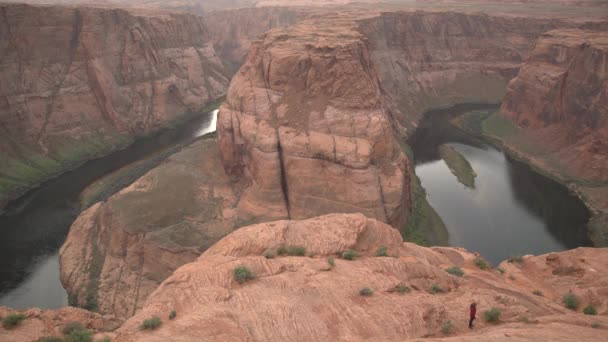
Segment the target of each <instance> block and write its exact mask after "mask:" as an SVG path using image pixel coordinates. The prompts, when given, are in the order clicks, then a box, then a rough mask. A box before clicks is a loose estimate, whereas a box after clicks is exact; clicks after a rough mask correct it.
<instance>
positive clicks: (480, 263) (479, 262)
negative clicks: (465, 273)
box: [473, 258, 488, 270]
mask: <svg viewBox="0 0 608 342" xmlns="http://www.w3.org/2000/svg"><path fill="white" fill-rule="evenodd" d="M473 262H474V263H475V265H477V267H479V268H480V269H482V270H485V269H487V268H488V264H487V263H486V261H485V260H483V259H482V258H475V259H474V260H473Z"/></svg>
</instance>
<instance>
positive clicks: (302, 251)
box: [277, 246, 306, 256]
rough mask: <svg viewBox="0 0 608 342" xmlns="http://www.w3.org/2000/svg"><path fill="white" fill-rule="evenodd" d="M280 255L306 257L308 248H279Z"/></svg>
mask: <svg viewBox="0 0 608 342" xmlns="http://www.w3.org/2000/svg"><path fill="white" fill-rule="evenodd" d="M277 254H278V255H291V256H305V255H306V247H303V246H279V248H277Z"/></svg>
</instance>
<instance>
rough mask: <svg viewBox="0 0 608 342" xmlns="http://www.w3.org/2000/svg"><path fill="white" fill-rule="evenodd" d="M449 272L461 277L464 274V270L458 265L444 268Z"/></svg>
mask: <svg viewBox="0 0 608 342" xmlns="http://www.w3.org/2000/svg"><path fill="white" fill-rule="evenodd" d="M445 271H446V272H448V273H449V274H453V275H455V276H457V277H462V276H463V275H464V271H463V270H462V269H461V268H460V267H458V266H452V267H450V268H446V270H445Z"/></svg>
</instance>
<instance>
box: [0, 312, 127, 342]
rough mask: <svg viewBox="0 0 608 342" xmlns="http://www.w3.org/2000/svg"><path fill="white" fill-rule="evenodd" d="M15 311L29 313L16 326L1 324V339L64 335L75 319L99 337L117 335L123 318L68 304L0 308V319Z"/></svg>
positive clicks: (26, 341)
mask: <svg viewBox="0 0 608 342" xmlns="http://www.w3.org/2000/svg"><path fill="white" fill-rule="evenodd" d="M11 314H21V315H23V316H25V318H24V319H23V321H22V322H21V323H20V324H19V325H18V326H16V327H14V328H11V329H7V328H6V327H3V326H2V325H0V340H1V341H4V342H31V341H37V340H38V339H39V338H41V337H49V336H63V328H64V327H65V326H66V325H67V324H69V323H73V322H78V323H80V324H82V326H83V327H84V328H85V329H88V330H91V331H92V332H94V333H95V334H96V337H98V338H103V337H113V336H114V333H112V332H113V331H114V330H116V329H117V328H118V327H119V326H120V323H121V321H120V320H118V319H116V317H113V316H101V315H99V314H97V313H94V312H90V311H86V310H82V309H77V308H73V307H65V308H61V309H57V310H40V309H29V310H23V311H17V310H13V309H10V308H6V307H0V319H3V318H5V317H7V316H8V315H11Z"/></svg>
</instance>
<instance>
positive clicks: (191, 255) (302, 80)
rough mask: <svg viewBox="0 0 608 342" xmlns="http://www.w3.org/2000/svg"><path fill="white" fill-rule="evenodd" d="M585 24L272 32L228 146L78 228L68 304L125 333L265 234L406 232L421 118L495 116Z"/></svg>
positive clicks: (239, 77) (332, 25)
mask: <svg viewBox="0 0 608 342" xmlns="http://www.w3.org/2000/svg"><path fill="white" fill-rule="evenodd" d="M294 16H295V15H294ZM581 25H587V24H581V23H578V22H574V21H563V20H554V19H542V18H521V17H507V16H489V15H485V14H463V13H453V12H450V13H428V12H397V13H383V14H375V13H361V12H353V13H339V14H338V13H331V12H329V13H324V14H318V15H316V16H314V17H312V18H307V19H306V18H305V19H301V20H300V21H299V22H298V23H296V24H294V25H292V26H289V27H287V28H281V29H274V30H271V31H269V32H268V33H266V34H264V35H263V36H262V37H261V38H260V39H259V40H256V41H254V42H253V43H252V44H251V47H250V50H249V53H248V55H247V59H246V61H245V62H244V64H243V66H242V67H241V68H240V70H239V72H238V73H237V74H236V75H235V76H234V78H233V79H232V82H231V86H230V88H229V90H228V92H227V97H226V101H225V102H224V104H223V105H222V107H221V111H220V116H219V120H218V138H217V142H216V141H213V140H201V141H198V142H196V143H194V144H193V145H191V146H190V147H188V148H187V149H185V150H184V151H182V152H180V153H178V154H176V155H175V156H173V157H172V158H170V159H169V160H168V161H167V162H166V163H164V164H163V165H161V166H160V167H159V168H157V169H154V170H152V171H150V172H149V173H148V174H146V175H145V176H144V177H142V178H141V179H140V180H138V181H136V182H135V183H133V184H132V185H131V186H129V187H128V188H126V189H124V190H122V191H121V192H120V193H118V194H116V195H115V196H113V197H112V198H110V199H109V200H107V201H104V202H102V203H99V204H97V205H95V206H93V207H91V208H90V209H89V210H87V211H85V212H84V213H82V215H81V216H80V217H79V218H78V220H77V221H76V222H75V223H74V225H73V226H72V228H71V230H70V233H69V236H68V238H67V241H66V243H65V244H64V246H63V248H62V250H61V264H62V267H61V274H62V282H63V284H64V286H65V287H66V289H67V290H68V293H69V294H70V298H71V303H72V304H77V305H80V306H85V307H90V308H97V309H98V310H100V312H102V313H105V314H113V315H116V316H118V317H120V318H122V319H126V318H128V317H130V316H132V315H133V314H135V313H136V312H137V311H138V310H139V309H140V308H141V307H142V305H143V303H144V301H145V299H146V298H148V296H149V295H150V294H151V293H152V292H153V291H154V289H155V288H156V287H157V286H158V285H159V284H160V283H161V282H162V281H163V280H164V279H166V278H167V277H168V276H170V275H171V273H172V272H173V271H174V270H175V269H177V268H178V267H179V266H181V265H183V264H185V263H187V262H191V261H193V260H195V258H196V257H197V256H198V255H199V254H200V253H202V252H204V251H205V250H206V249H207V248H209V247H210V246H211V245H212V244H213V243H215V242H216V241H218V240H219V239H221V238H222V237H223V236H225V235H226V234H228V233H229V232H231V231H232V230H234V229H236V228H239V227H242V226H246V225H250V224H253V223H256V222H263V221H271V220H277V219H306V218H310V217H315V216H318V215H323V214H329V213H333V212H343V213H356V212H360V213H363V214H364V215H366V216H367V217H370V218H374V219H377V220H379V221H381V222H385V223H388V224H390V225H392V226H393V227H395V228H397V229H403V227H404V224H405V222H406V221H407V219H408V216H409V212H410V210H411V208H410V206H411V203H412V198H411V191H410V184H411V170H410V163H411V162H410V161H409V159H408V157H407V156H406V154H405V149H406V148H405V147H404V146H402V145H401V143H400V142H399V141H400V140H401V139H402V138H403V137H405V136H407V135H408V134H409V133H410V132H411V130H412V129H413V128H415V126H416V122H417V120H418V119H419V117H420V114H421V113H422V112H423V111H425V110H427V109H430V108H433V107H436V106H442V105H450V104H455V103H462V102H499V101H500V99H501V98H502V96H503V95H504V92H505V89H506V85H507V83H508V82H509V80H511V79H512V78H513V77H514V76H515V75H516V74H517V70H518V67H519V65H520V63H521V62H522V61H524V60H526V58H527V56H528V48H529V46H530V45H533V44H534V42H535V41H536V39H537V38H538V36H540V35H541V34H542V33H543V32H545V31H546V30H551V29H554V28H557V27H566V28H569V27H575V26H581ZM448 33H449V34H448ZM224 39H228V40H229V39H230V38H220V39H219V41H226V40H224ZM245 40H246V39H245ZM451 41H453V42H457V44H456V43H450V42H451ZM226 51H228V50H226ZM230 51H232V52H234V53H235V54H234V55H233V56H235V58H238V55H239V53H238V52H237V51H238V49H237V50H230ZM431 52H432V53H431ZM480 89H481V91H480ZM399 94H408V96H401V95H399Z"/></svg>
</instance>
